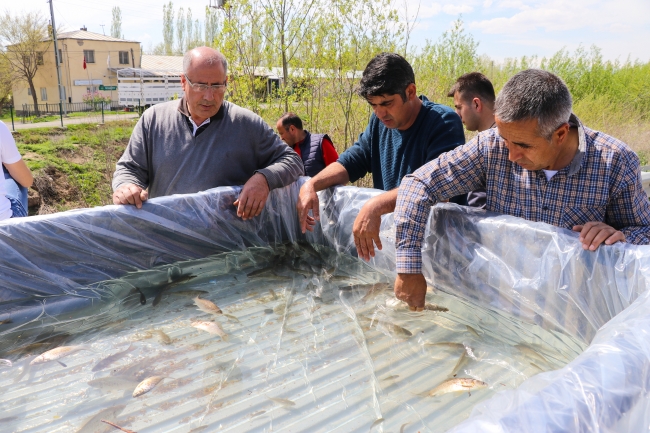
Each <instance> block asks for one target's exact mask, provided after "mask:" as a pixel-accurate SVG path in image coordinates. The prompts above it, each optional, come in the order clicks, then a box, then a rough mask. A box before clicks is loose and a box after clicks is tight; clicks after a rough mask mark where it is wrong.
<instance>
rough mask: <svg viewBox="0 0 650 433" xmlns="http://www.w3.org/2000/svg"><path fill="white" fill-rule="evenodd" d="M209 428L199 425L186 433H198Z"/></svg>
mask: <svg viewBox="0 0 650 433" xmlns="http://www.w3.org/2000/svg"><path fill="white" fill-rule="evenodd" d="M208 427H210V426H209V425H201V426H198V427H195V428H193V429H192V430H190V431H188V432H187V433H199V432H202V431H203V430H205V429H206V428H208Z"/></svg>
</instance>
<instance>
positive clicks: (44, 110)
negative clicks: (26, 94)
mask: <svg viewBox="0 0 650 433" xmlns="http://www.w3.org/2000/svg"><path fill="white" fill-rule="evenodd" d="M102 104H103V105H104V111H109V110H119V109H120V108H121V106H120V104H119V102H118V101H111V102H104V103H102V102H98V103H86V102H66V103H64V104H63V107H62V109H63V113H64V114H65V113H82V112H87V111H101V109H102ZM36 113H37V110H35V109H34V104H22V106H19V107H16V117H32V116H35V115H36ZM59 113H60V108H59V103H58V102H55V103H54V102H53V103H47V102H46V103H44V104H38V114H39V115H41V116H42V115H58V114H59Z"/></svg>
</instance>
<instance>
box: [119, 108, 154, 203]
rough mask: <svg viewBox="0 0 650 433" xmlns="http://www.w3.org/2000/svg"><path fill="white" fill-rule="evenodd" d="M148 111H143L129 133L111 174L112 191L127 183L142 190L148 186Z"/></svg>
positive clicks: (149, 123) (149, 120) (149, 121)
mask: <svg viewBox="0 0 650 433" xmlns="http://www.w3.org/2000/svg"><path fill="white" fill-rule="evenodd" d="M149 111H150V110H147V111H145V112H144V114H143V116H142V117H141V118H140V120H138V123H137V124H136V125H135V127H134V128H133V132H132V133H131V138H130V139H129V144H128V145H127V146H126V149H124V153H123V154H122V157H121V158H120V160H119V161H117V165H116V167H115V173H113V191H115V190H116V189H118V188H119V187H120V186H122V185H125V184H128V183H133V184H135V185H138V186H139V187H140V188H143V189H146V188H147V187H148V186H149V164H148V152H150V151H151V149H150V148H149V146H150V143H148V141H149V140H148V136H149V134H148V128H149V126H150V125H151V119H150V116H149V113H148V112H149Z"/></svg>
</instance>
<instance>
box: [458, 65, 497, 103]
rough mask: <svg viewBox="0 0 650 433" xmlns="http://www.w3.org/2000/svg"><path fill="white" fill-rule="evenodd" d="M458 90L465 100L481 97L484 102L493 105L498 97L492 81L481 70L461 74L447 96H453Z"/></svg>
mask: <svg viewBox="0 0 650 433" xmlns="http://www.w3.org/2000/svg"><path fill="white" fill-rule="evenodd" d="M456 92H458V94H459V96H460V97H461V98H463V99H464V100H469V101H471V100H472V99H474V98H479V99H480V100H481V101H483V103H488V104H490V105H493V104H494V101H495V99H496V97H495V95H494V86H492V82H490V80H489V79H488V77H486V76H485V75H483V74H481V73H480V72H470V73H469V74H465V75H461V76H460V77H459V78H458V79H457V80H456V82H455V83H454V85H453V86H452V87H451V90H449V93H447V96H449V97H450V98H453V97H454V94H456Z"/></svg>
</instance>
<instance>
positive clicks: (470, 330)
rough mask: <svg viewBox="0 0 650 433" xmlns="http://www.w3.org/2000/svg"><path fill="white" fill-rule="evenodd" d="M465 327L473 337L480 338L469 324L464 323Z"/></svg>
mask: <svg viewBox="0 0 650 433" xmlns="http://www.w3.org/2000/svg"><path fill="white" fill-rule="evenodd" d="M465 327H466V328H467V332H469V333H470V334H472V335H473V336H474V337H476V338H481V336H480V335H479V334H478V332H476V329H474V328H472V327H471V326H469V325H465Z"/></svg>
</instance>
